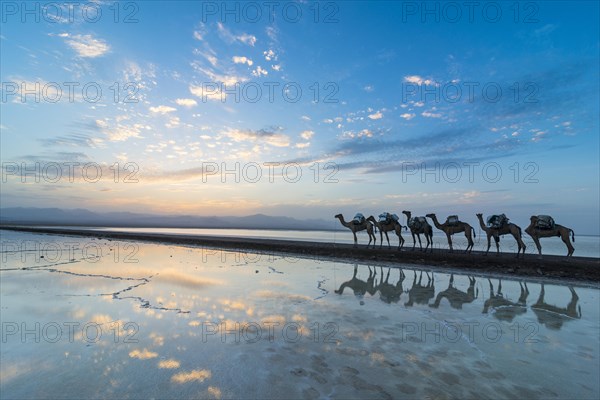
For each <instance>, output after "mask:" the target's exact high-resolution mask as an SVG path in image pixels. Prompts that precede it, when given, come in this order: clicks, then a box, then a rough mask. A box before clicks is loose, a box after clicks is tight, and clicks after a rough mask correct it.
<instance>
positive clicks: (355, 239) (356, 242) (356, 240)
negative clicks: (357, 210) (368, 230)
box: [352, 231, 370, 247]
mask: <svg viewBox="0 0 600 400" xmlns="http://www.w3.org/2000/svg"><path fill="white" fill-rule="evenodd" d="M352 234H353V235H354V247H357V246H358V239H357V238H356V232H354V231H352ZM369 241H370V239H369Z"/></svg>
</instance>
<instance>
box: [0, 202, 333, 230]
mask: <svg viewBox="0 0 600 400" xmlns="http://www.w3.org/2000/svg"><path fill="white" fill-rule="evenodd" d="M0 223H2V224H7V225H8V224H20V225H74V226H107V227H110V226H113V227H152V228H238V229H294V230H299V229H307V230H309V229H324V230H332V228H336V229H338V228H337V227H336V226H335V225H334V224H333V223H332V222H331V221H325V220H323V219H306V220H299V219H295V218H290V217H282V216H268V215H264V214H255V215H249V216H245V217H217V216H198V215H156V214H142V213H132V212H105V213H101V212H93V211H90V210H86V209H83V208H77V209H61V208H33V207H11V208H2V209H0Z"/></svg>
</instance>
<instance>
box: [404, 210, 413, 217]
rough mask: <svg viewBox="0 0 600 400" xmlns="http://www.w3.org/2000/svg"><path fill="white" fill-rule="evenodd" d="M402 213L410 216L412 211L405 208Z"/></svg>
mask: <svg viewBox="0 0 600 400" xmlns="http://www.w3.org/2000/svg"><path fill="white" fill-rule="evenodd" d="M402 214H404V215H406V216H407V217H408V214H411V212H410V211H406V210H405V211H402Z"/></svg>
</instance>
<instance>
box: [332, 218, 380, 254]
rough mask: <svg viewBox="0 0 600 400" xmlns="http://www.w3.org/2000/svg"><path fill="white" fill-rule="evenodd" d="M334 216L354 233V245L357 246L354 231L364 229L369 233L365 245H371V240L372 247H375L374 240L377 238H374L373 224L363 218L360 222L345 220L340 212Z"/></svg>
mask: <svg viewBox="0 0 600 400" xmlns="http://www.w3.org/2000/svg"><path fill="white" fill-rule="evenodd" d="M335 218H337V219H339V220H340V222H341V223H342V225H344V226H345V227H346V228H348V229H350V230H351V231H352V234H353V235H354V247H357V246H358V240H357V239H356V232H360V231H364V230H365V229H366V230H367V233H368V234H369V243H368V244H367V247H369V245H371V240H372V241H373V247H375V241H376V240H377V239H376V238H375V234H374V233H373V225H372V224H371V223H370V222H369V221H367V220H365V221H364V222H363V223H362V224H355V223H354V222H353V221H350V222H346V221H345V220H344V216H343V215H342V214H338V215H336V216H335Z"/></svg>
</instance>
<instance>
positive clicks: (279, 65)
mask: <svg viewBox="0 0 600 400" xmlns="http://www.w3.org/2000/svg"><path fill="white" fill-rule="evenodd" d="M271 68H273V70H274V71H281V64H277V65H271Z"/></svg>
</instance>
